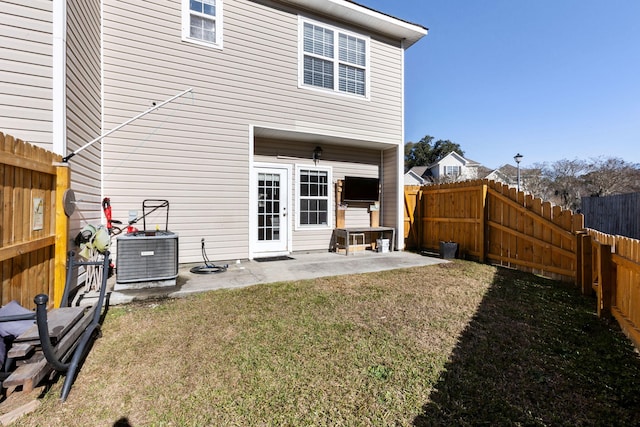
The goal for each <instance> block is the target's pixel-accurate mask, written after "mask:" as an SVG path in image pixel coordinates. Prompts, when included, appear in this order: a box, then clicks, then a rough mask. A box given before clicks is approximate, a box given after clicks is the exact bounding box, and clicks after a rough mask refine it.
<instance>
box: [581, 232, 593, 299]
mask: <svg viewBox="0 0 640 427" xmlns="http://www.w3.org/2000/svg"><path fill="white" fill-rule="evenodd" d="M578 242H579V243H578V244H579V247H580V252H579V253H578V255H579V257H580V260H579V261H578V264H579V266H580V267H579V268H580V270H581V272H580V278H581V282H580V287H581V290H582V295H586V296H589V295H591V294H593V274H592V272H593V270H592V268H593V266H592V255H591V248H592V243H591V236H590V235H589V234H580V235H579V236H578Z"/></svg>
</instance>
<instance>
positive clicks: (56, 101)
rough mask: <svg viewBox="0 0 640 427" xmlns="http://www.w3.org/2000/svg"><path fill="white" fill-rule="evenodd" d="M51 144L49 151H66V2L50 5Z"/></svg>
mask: <svg viewBox="0 0 640 427" xmlns="http://www.w3.org/2000/svg"><path fill="white" fill-rule="evenodd" d="M52 27H53V28H52V29H53V40H52V42H53V45H52V52H51V54H52V58H51V59H52V61H53V63H52V66H51V72H52V79H51V86H52V94H51V101H52V118H51V119H52V144H51V151H53V152H54V153H56V154H60V155H62V156H63V155H64V154H65V152H66V151H67V91H66V87H67V84H66V81H67V1H66V0H53V3H52Z"/></svg>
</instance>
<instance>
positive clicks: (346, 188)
mask: <svg viewBox="0 0 640 427" xmlns="http://www.w3.org/2000/svg"><path fill="white" fill-rule="evenodd" d="M379 187H380V180H379V179H378V178H363V177H358V176H345V177H344V183H343V184H342V199H343V200H344V201H345V202H377V201H378V200H379Z"/></svg>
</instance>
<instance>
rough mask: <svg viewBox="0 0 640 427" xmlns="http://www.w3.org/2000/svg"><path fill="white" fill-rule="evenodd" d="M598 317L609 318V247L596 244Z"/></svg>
mask: <svg viewBox="0 0 640 427" xmlns="http://www.w3.org/2000/svg"><path fill="white" fill-rule="evenodd" d="M597 269H598V281H599V283H598V317H610V316H611V288H612V284H611V245H605V244H602V243H598V265H597Z"/></svg>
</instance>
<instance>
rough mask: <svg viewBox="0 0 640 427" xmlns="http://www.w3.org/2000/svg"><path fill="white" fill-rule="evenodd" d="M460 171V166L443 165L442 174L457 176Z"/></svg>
mask: <svg viewBox="0 0 640 427" xmlns="http://www.w3.org/2000/svg"><path fill="white" fill-rule="evenodd" d="M461 173H462V166H445V167H444V174H445V175H447V176H458V175H460V174H461Z"/></svg>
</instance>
